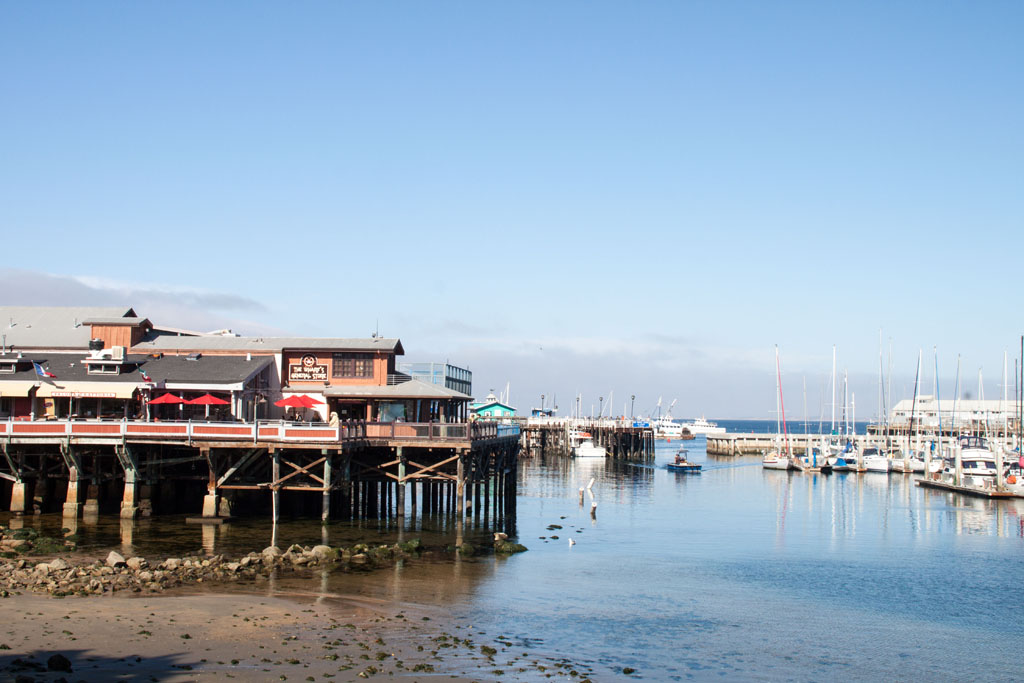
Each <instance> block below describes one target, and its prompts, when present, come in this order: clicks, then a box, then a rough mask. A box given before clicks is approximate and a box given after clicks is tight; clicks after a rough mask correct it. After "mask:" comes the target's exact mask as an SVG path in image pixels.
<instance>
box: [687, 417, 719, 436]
mask: <svg viewBox="0 0 1024 683" xmlns="http://www.w3.org/2000/svg"><path fill="white" fill-rule="evenodd" d="M681 427H682V428H683V429H685V430H687V431H688V432H690V433H691V434H693V435H694V436H697V435H700V434H704V435H705V436H706V435H708V434H725V427H719V426H718V425H717V424H715V423H714V422H708V421H707V420H706V419H704V416H703V415H701V416H700V417H698V418H697V419H695V420H690V421H689V422H684V423H683V424H682V425H681Z"/></svg>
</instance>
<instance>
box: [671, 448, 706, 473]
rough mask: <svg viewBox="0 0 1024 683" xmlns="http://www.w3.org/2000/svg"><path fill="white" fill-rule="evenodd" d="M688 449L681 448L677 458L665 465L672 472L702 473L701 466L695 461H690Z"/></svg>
mask: <svg viewBox="0 0 1024 683" xmlns="http://www.w3.org/2000/svg"><path fill="white" fill-rule="evenodd" d="M686 455H687V453H686V449H685V448H680V449H679V450H678V451H677V452H676V457H675V459H674V460H673V461H672V462H670V463H668V464H667V465H665V467H667V468H668V469H669V470H671V471H672V472H682V473H684V474H700V468H701V466H700V465H699V464H697V463H695V462H690V461H689V460H687V458H686Z"/></svg>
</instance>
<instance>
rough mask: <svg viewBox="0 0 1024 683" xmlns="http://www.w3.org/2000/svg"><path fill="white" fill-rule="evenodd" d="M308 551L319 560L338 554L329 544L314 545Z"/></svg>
mask: <svg viewBox="0 0 1024 683" xmlns="http://www.w3.org/2000/svg"><path fill="white" fill-rule="evenodd" d="M310 552H312V553H313V555H315V556H316V557H318V558H320V559H321V560H325V559H329V558H332V557H337V556H338V551H337V550H335V549H334V548H332V547H331V546H329V545H315V546H313V550H311V551H310Z"/></svg>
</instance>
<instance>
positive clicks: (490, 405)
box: [469, 392, 516, 418]
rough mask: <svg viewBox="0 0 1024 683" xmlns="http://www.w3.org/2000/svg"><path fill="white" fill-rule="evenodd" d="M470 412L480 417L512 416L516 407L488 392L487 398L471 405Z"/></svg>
mask: <svg viewBox="0 0 1024 683" xmlns="http://www.w3.org/2000/svg"><path fill="white" fill-rule="evenodd" d="M469 412H470V413H471V414H473V415H476V416H477V417H480V418H498V417H512V416H513V415H515V414H516V409H515V408H513V407H512V406H507V405H505V404H504V403H502V402H501V401H499V400H498V397H497V396H495V395H494V393H493V392H492V393H490V394H487V398H485V399H484V400H483V401H478V402H477V403H471V404H470V405H469Z"/></svg>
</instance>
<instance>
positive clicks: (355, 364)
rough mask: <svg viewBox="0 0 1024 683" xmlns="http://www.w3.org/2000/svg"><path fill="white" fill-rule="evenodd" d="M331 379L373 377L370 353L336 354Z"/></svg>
mask: <svg viewBox="0 0 1024 683" xmlns="http://www.w3.org/2000/svg"><path fill="white" fill-rule="evenodd" d="M332 365H333V368H332V370H331V377H373V354H372V353H336V354H334V355H333V357H332Z"/></svg>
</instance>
